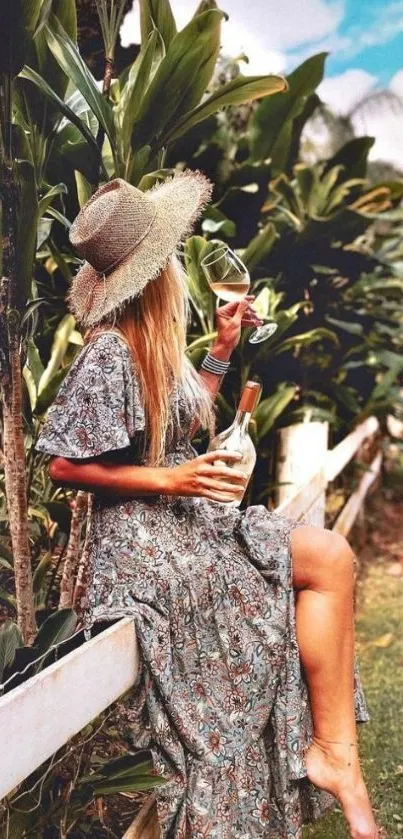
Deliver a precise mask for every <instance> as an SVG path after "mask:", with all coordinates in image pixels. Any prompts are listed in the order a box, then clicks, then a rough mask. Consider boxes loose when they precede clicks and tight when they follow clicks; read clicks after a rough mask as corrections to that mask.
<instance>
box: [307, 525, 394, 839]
mask: <svg viewBox="0 0 403 839" xmlns="http://www.w3.org/2000/svg"><path fill="white" fill-rule="evenodd" d="M292 554H293V572H294V587H295V589H296V590H297V591H298V595H297V604H296V622H297V638H298V645H299V649H300V654H301V661H302V664H303V668H304V673H305V677H306V681H307V685H308V691H309V698H310V703H311V709H312V717H313V724H314V739H313V742H312V744H311V747H310V748H309V750H308V754H307V759H306V762H307V772H308V777H309V779H310V780H311V781H312V783H314V784H315V785H316V786H318V787H320V788H321V789H326V790H327V791H328V792H331V793H332V794H333V795H334V796H335V797H336V798H337V799H338V800H339V802H340V804H341V806H342V809H343V812H344V815H345V817H346V819H347V822H348V825H349V829H350V834H351V837H352V839H377V838H378V836H379V834H378V830H377V827H376V824H375V821H374V817H373V813H372V808H371V804H370V801H369V798H368V793H367V790H366V787H365V782H364V779H363V777H362V773H361V768H360V764H359V759H358V751H357V747H356V746H355V745H352V744H355V743H356V742H357V733H356V724H355V711H354V683H353V678H354V608H353V590H354V565H353V553H352V551H351V549H350V547H349V545H348V543H347V542H346V540H345V539H344V538H343V537H341V536H339V535H337V534H335V533H332V532H331V531H328V530H320V529H317V528H314V527H309V526H306V527H302V528H298V529H296V530H295V531H293V533H292ZM335 741H336V742H335Z"/></svg>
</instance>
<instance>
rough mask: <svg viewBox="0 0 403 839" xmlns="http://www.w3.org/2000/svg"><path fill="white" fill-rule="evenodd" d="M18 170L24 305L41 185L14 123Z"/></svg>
mask: <svg viewBox="0 0 403 839" xmlns="http://www.w3.org/2000/svg"><path fill="white" fill-rule="evenodd" d="M13 139H14V143H13V145H14V170H15V175H16V180H17V183H18V211H17V237H16V243H15V252H16V291H17V301H18V305H19V307H21V308H23V307H24V306H25V304H26V301H27V298H28V296H29V293H30V289H31V281H32V273H33V268H34V257H35V251H36V236H37V210H38V199H37V184H36V177H35V168H34V166H33V165H32V163H31V162H30V161H29V160H26V159H24V158H23V157H22V156H23V155H26V148H25V143H26V138H25V136H24V132H23V131H22V129H21V128H20V126H17V125H14V126H13Z"/></svg>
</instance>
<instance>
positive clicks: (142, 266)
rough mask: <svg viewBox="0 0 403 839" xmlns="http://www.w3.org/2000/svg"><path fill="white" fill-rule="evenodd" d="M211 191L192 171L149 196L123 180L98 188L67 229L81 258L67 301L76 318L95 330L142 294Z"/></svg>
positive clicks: (201, 176) (170, 180)
mask: <svg viewBox="0 0 403 839" xmlns="http://www.w3.org/2000/svg"><path fill="white" fill-rule="evenodd" d="M211 191H212V184H211V183H210V181H209V180H208V179H207V178H206V177H205V176H204V175H202V174H201V173H200V172H193V171H190V170H188V171H185V172H181V173H178V174H177V175H174V177H173V178H170V179H168V180H166V181H164V183H163V184H161V185H158V186H155V187H153V188H152V189H150V190H148V191H147V192H141V190H139V189H136V187H134V186H131V185H130V184H128V183H126V181H124V180H122V179H121V178H116V179H115V180H113V181H110V182H109V183H107V184H105V185H104V186H101V187H100V189H98V190H97V192H96V193H95V194H94V195H93V196H92V198H90V200H89V201H87V203H86V204H85V205H84V207H82V209H81V210H80V212H79V214H78V216H77V218H76V219H75V221H74V223H73V224H72V227H71V229H70V241H71V243H72V245H74V247H75V249H76V250H77V253H78V254H79V256H81V257H82V258H83V259H85V262H84V265H83V266H82V267H81V268H80V270H79V271H78V273H77V274H76V276H75V278H74V279H73V282H72V285H71V287H70V290H69V293H68V297H67V299H68V304H69V309H70V311H71V312H72V313H73V314H74V316H75V317H76V320H77V321H78V322H80V323H82V324H83V326H93V325H94V324H96V323H99V322H100V321H101V320H102V319H103V318H105V317H106V316H107V315H110V314H111V313H112V312H116V311H119V310H122V308H123V307H124V304H125V303H126V302H127V301H128V300H130V299H131V298H133V297H136V296H137V295H139V294H141V292H142V291H143V289H144V288H145V286H146V285H147V283H148V282H149V281H150V280H153V279H155V278H156V277H158V275H159V274H160V272H161V270H162V269H163V268H164V267H165V266H166V264H167V262H168V261H169V259H170V257H171V256H172V254H173V253H174V251H175V249H176V248H177V246H178V244H179V242H180V241H181V240H182V239H184V238H185V237H186V236H187V235H189V234H190V232H191V229H192V226H193V223H194V222H195V221H196V219H197V218H198V217H199V216H200V214H201V212H202V210H203V208H204V206H205V205H206V204H207V202H208V200H209V198H210V196H211Z"/></svg>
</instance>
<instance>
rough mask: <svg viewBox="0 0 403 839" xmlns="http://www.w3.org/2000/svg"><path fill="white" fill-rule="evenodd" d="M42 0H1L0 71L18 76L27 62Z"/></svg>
mask: <svg viewBox="0 0 403 839" xmlns="http://www.w3.org/2000/svg"><path fill="white" fill-rule="evenodd" d="M41 4H42V0H11V2H10V0H0V73H6V74H8V75H10V76H16V75H17V74H18V73H19V72H20V70H21V68H22V67H23V66H24V64H25V59H26V55H27V53H28V50H29V47H30V43H31V41H32V38H33V35H34V32H35V28H36V25H37V22H38V19H39V13H40V9H41Z"/></svg>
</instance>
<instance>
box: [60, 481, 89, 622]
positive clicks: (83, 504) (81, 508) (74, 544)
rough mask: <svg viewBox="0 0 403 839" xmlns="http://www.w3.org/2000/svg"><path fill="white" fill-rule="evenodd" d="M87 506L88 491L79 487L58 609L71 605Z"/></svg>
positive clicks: (68, 607)
mask: <svg viewBox="0 0 403 839" xmlns="http://www.w3.org/2000/svg"><path fill="white" fill-rule="evenodd" d="M87 506H88V493H86V492H84V491H83V490H81V489H80V490H79V491H78V492H77V495H76V500H75V505H74V509H73V515H72V518H71V525H70V536H69V541H68V545H67V551H66V558H65V560H64V566H63V574H62V579H61V583H60V601H59V609H70V608H71V606H72V605H73V591H74V583H75V578H76V574H77V568H78V561H79V550H80V535H81V526H82V523H83V519H84V516H85V513H86V511H87Z"/></svg>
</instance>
